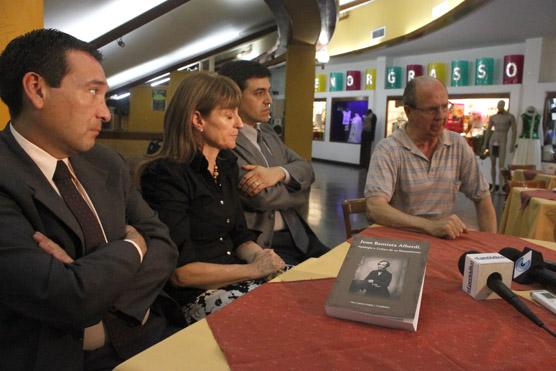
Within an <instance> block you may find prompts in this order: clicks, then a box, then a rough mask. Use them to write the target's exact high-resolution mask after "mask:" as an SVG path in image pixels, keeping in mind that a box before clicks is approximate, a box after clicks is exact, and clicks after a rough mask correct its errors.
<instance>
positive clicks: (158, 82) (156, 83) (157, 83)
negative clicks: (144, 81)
mask: <svg viewBox="0 0 556 371" xmlns="http://www.w3.org/2000/svg"><path fill="white" fill-rule="evenodd" d="M168 81H170V78H169V77H167V78H165V79H162V80H157V81H155V82H153V83H152V84H151V86H152V87H155V86H158V85H162V84H164V83H165V82H168Z"/></svg>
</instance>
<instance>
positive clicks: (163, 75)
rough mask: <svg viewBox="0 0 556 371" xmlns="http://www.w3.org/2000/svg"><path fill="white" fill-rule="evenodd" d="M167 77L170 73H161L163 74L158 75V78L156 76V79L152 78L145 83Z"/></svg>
mask: <svg viewBox="0 0 556 371" xmlns="http://www.w3.org/2000/svg"><path fill="white" fill-rule="evenodd" d="M169 75H170V72H166V73H163V74H162V75H160V76H156V77H153V78H152V79H150V80H147V81H146V82H145V83H146V84H148V83H149V82H153V81H154V80H158V79H161V78H163V77H166V76H169Z"/></svg>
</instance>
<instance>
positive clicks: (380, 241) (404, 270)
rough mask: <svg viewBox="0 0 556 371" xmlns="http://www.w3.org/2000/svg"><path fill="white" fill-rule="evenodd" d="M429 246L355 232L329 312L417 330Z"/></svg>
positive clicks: (381, 324) (327, 303) (335, 287)
mask: <svg viewBox="0 0 556 371" xmlns="http://www.w3.org/2000/svg"><path fill="white" fill-rule="evenodd" d="M428 250H429V244H428V242H426V241H411V240H392V239H384V238H367V237H361V236H360V235H356V236H354V237H353V240H352V243H351V247H350V249H349V250H348V253H347V255H346V258H345V260H344V262H343V264H342V267H341V268H340V272H339V274H338V277H337V279H336V282H335V284H334V287H333V288H332V291H331V293H330V296H329V297H328V300H327V302H326V305H325V310H326V313H327V314H328V315H329V316H332V317H337V318H342V319H348V320H352V321H361V322H366V323H371V324H374V325H378V326H385V327H392V328H398V329H404V330H409V331H417V322H418V320H419V309H420V307H421V296H422V293H423V285H424V279H425V270H426V263H427V255H428Z"/></svg>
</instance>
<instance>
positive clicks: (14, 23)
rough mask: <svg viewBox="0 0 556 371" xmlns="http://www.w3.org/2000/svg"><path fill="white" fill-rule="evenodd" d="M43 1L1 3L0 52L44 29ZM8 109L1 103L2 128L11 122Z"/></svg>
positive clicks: (26, 0) (29, 0) (21, 0)
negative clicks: (22, 36) (28, 34)
mask: <svg viewBox="0 0 556 371" xmlns="http://www.w3.org/2000/svg"><path fill="white" fill-rule="evenodd" d="M43 23H44V22H43V0H18V1H0V51H3V50H4V48H5V47H6V45H8V43H9V42H10V41H11V40H12V39H13V38H15V37H16V36H19V35H21V34H24V33H25V32H27V31H30V30H33V29H35V28H41V27H43ZM9 118H10V115H9V113H8V107H6V105H5V104H4V103H3V102H0V128H4V126H6V122H7V121H8V120H9Z"/></svg>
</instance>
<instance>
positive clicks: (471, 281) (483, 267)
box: [459, 252, 514, 300]
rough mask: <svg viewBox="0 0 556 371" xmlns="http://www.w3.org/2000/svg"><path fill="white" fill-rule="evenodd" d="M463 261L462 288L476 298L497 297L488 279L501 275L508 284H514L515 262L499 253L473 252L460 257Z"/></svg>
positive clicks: (502, 279)
mask: <svg viewBox="0 0 556 371" xmlns="http://www.w3.org/2000/svg"><path fill="white" fill-rule="evenodd" d="M462 261H463V269H461V268H460V270H462V271H463V282H462V289H463V291H465V292H466V293H468V294H469V295H471V296H472V297H473V298H474V299H477V300H481V299H495V298H498V295H497V294H495V293H494V292H493V291H492V289H491V288H490V287H489V285H488V279H489V277H491V276H492V275H493V273H497V274H496V275H495V276H500V279H501V281H502V282H503V283H504V284H505V285H506V286H508V287H509V286H510V285H511V284H512V271H513V268H514V263H513V262H512V261H511V260H509V259H508V258H506V257H504V256H502V255H500V254H498V253H476V254H473V253H471V252H469V253H465V254H463V256H462V258H460V262H459V263H461V262H462Z"/></svg>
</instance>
